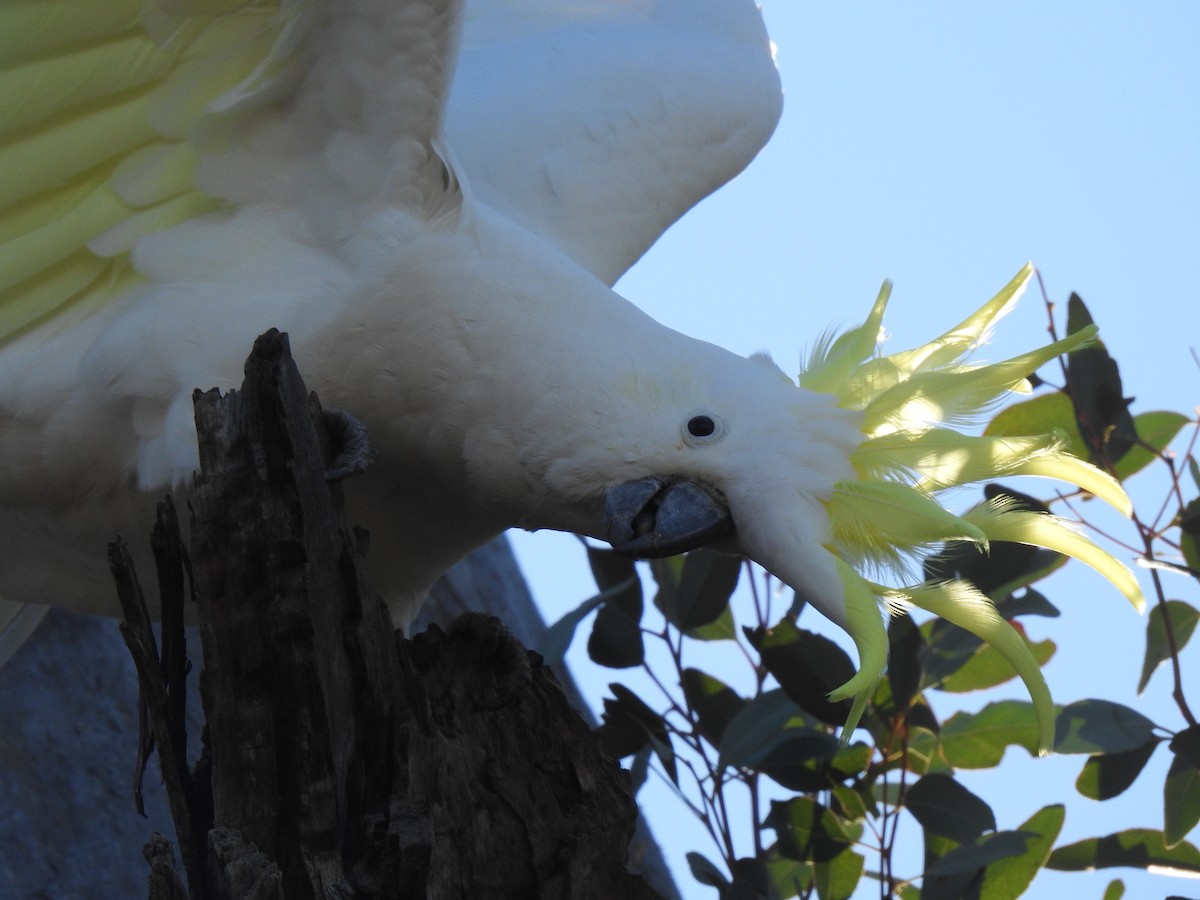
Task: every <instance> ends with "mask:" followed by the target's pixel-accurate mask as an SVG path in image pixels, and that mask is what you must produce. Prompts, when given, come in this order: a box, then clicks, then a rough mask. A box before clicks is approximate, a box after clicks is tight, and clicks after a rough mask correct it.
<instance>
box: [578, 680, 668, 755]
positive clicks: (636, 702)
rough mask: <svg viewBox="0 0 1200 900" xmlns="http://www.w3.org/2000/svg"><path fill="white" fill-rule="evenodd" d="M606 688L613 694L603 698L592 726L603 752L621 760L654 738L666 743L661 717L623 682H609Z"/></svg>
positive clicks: (665, 733)
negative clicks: (596, 725) (601, 709)
mask: <svg viewBox="0 0 1200 900" xmlns="http://www.w3.org/2000/svg"><path fill="white" fill-rule="evenodd" d="M608 688H609V690H611V691H612V692H613V696H612V697H611V698H609V697H605V698H604V712H603V713H602V714H601V719H602V722H601V724H600V727H599V728H597V729H596V735H597V737H599V738H600V745H601V746H602V747H603V748H604V752H605V753H607V754H608V755H609V756H613V757H616V758H617V759H622V758H624V757H626V756H632V755H633V754H634V753H637V752H638V751H639V750H641V749H643V748H645V747H647V746H653V742H654V741H658V742H659V743H660V744H664V743H669V738H668V737H667V726H666V723H665V722H663V718H662V716H660V715H659V714H658V713H656V712H655V711H654V710H652V709H651V708H650V707H649V706H647V705H646V704H645V703H644V702H643V701H642V699H641V698H640V697H638V695H637V694H635V693H634V692H633V691H631V690H629V688H627V687H625V685H623V684H610V685H609V686H608ZM664 764H665V763H664ZM672 765H673V761H672Z"/></svg>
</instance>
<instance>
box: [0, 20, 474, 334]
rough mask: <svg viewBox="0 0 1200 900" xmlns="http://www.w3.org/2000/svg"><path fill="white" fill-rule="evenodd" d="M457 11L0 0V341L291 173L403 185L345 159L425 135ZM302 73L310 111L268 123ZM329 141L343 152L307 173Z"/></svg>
mask: <svg viewBox="0 0 1200 900" xmlns="http://www.w3.org/2000/svg"><path fill="white" fill-rule="evenodd" d="M458 6H459V4H458V3H455V2H433V0H426V2H410V3H408V4H407V5H406V6H405V7H404V15H398V14H396V10H397V6H396V5H395V4H385V3H373V4H372V3H367V2H363V3H358V4H355V5H354V12H355V13H356V14H355V15H343V12H345V10H343V9H341V8H339V7H338V5H337V4H326V3H324V2H322V0H283V2H281V3H276V2H268V0H250V2H246V0H179V2H165V0H22V2H17V3H8V4H4V5H3V7H0V172H2V173H3V177H2V179H0V344H2V343H3V342H5V341H6V340H8V339H10V338H12V337H13V336H15V335H17V334H20V333H22V332H24V331H27V330H29V329H30V328H32V327H34V326H36V325H37V324H38V323H42V322H46V321H47V320H51V319H54V318H55V317H58V315H59V314H60V313H63V312H65V311H66V310H68V309H72V310H80V311H90V310H92V309H95V308H96V307H98V306H101V305H104V304H106V303H108V302H110V301H112V300H113V299H115V298H117V297H119V296H121V295H122V294H124V293H125V292H127V291H128V290H129V288H130V287H131V286H132V285H134V284H136V283H137V282H138V281H140V280H141V279H142V278H143V277H144V275H143V274H142V273H139V271H138V267H137V265H136V264H135V263H134V262H133V261H132V259H131V251H132V250H133V249H134V247H135V246H136V244H137V242H138V241H139V239H141V238H143V237H145V236H146V235H148V234H151V233H154V232H159V231H162V230H163V229H166V228H169V227H171V226H173V225H176V224H179V223H181V222H183V221H186V220H189V219H193V218H196V217H198V216H201V215H204V214H206V213H212V212H214V211H217V210H220V209H222V208H223V207H232V206H236V205H240V204H246V203H253V202H267V203H269V202H272V201H278V200H280V199H281V197H282V196H283V195H285V194H287V192H288V191H290V190H293V189H294V187H295V183H296V179H297V178H298V177H300V176H301V175H303V176H304V177H307V178H308V180H309V185H310V187H311V189H312V190H313V192H314V193H317V194H320V193H322V192H324V193H325V194H326V195H329V194H331V193H332V194H343V195H344V194H351V195H352V194H355V193H358V194H359V195H365V194H368V193H369V192H370V189H371V188H372V187H375V186H377V183H378V182H377V179H379V178H383V177H389V178H392V179H393V180H394V181H396V182H403V181H405V180H408V181H411V178H409V179H402V178H399V177H397V171H396V170H397V169H399V168H402V166H401V165H396V164H395V161H394V160H392V161H391V171H389V172H387V173H381V172H380V171H379V168H380V164H379V163H378V162H376V164H375V167H374V168H371V167H370V166H366V165H362V164H361V159H360V157H361V156H362V155H363V153H364V151H367V152H369V149H370V147H369V146H368V145H370V144H372V143H374V144H378V145H382V146H386V147H388V148H392V147H394V146H395V145H396V143H397V140H398V138H399V137H400V136H401V135H411V136H413V137H415V138H421V139H424V142H425V143H428V142H429V140H430V139H432V138H433V136H434V135H435V134H436V133H437V131H438V130H439V126H440V119H441V112H442V108H443V106H444V98H445V93H446V90H445V88H446V82H447V80H448V78H449V75H450V72H451V70H452V68H453V62H454V58H455V52H454V44H455V40H456V32H457V30H458V29H457V20H458V18H459V16H458V9H457V7H458ZM301 83H304V84H305V85H306V88H307V90H306V96H307V105H306V106H305V107H304V108H301V109H292V110H290V115H289V116H288V117H285V116H283V115H282V114H281V112H280V110H281V108H282V107H283V106H284V105H285V104H286V103H288V102H290V101H291V100H292V99H294V95H295V94H297V93H298V86H299V85H301ZM385 97H386V98H389V99H390V100H391V101H392V102H390V103H385V102H384V99H385ZM285 118H286V119H287V121H286V122H285V121H283V120H284V119H285ZM356 132H357V133H356ZM339 139H340V140H341V141H342V146H339V147H338V148H336V149H338V150H340V151H341V152H327V153H324V154H323V156H322V162H323V165H320V166H318V165H315V164H313V162H312V159H313V157H315V156H321V155H322V151H323V150H328V149H331V148H332V145H333V143H334V142H335V141H336V140H339ZM356 154H357V155H356ZM385 160H387V156H386V154H385ZM408 174H411V173H408ZM443 174H444V173H442V172H438V173H435V174H434V176H433V177H436V179H437V182H438V184H437V186H438V188H439V189H440V188H441V186H442V185H441V179H442V177H443ZM373 179H375V180H376V184H374V185H373V184H369V182H371V181H372V180H373ZM404 187H405V188H408V189H415V190H417V191H418V192H419V191H420V185H417V186H415V187H414V185H412V184H411V183H410V184H405V185H404ZM429 193H432V192H429ZM68 318H70V319H74V318H75V317H74V316H71V317H68Z"/></svg>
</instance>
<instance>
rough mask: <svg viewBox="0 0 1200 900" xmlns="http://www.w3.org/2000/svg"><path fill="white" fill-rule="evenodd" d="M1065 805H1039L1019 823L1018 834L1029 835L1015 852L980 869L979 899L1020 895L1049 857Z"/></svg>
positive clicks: (1064, 814) (995, 899)
mask: <svg viewBox="0 0 1200 900" xmlns="http://www.w3.org/2000/svg"><path fill="white" fill-rule="evenodd" d="M1065 818H1066V808H1065V807H1064V806H1062V805H1061V804H1054V805H1052V806H1043V807H1042V808H1041V809H1039V810H1038V811H1037V812H1035V813H1034V814H1033V815H1032V816H1030V817H1029V818H1028V819H1026V820H1025V821H1024V822H1022V823H1021V826H1020V827H1019V828H1018V829H1017V832H1018V833H1019V834H1025V835H1032V837H1031V838H1030V839H1029V841H1028V843H1027V844H1026V845H1025V852H1024V853H1022V854H1020V855H1019V856H1008V857H1005V858H1004V859H998V860H996V861H995V862H993V863H990V864H989V865H988V867H987V868H986V869H985V870H984V873H983V887H982V889H981V890H980V893H979V900H1009V898H1010V897H1020V896H1021V895H1022V894H1023V893H1025V889H1026V888H1028V887H1029V885H1030V884H1031V883H1032V882H1033V879H1034V878H1035V877H1036V876H1037V873H1038V871H1039V870H1040V869H1041V868H1042V866H1044V865H1045V864H1046V860H1047V859H1049V858H1050V851H1051V849H1052V848H1053V847H1054V842H1055V840H1057V839H1058V835H1059V832H1060V831H1062V826H1063V820H1064V819H1065Z"/></svg>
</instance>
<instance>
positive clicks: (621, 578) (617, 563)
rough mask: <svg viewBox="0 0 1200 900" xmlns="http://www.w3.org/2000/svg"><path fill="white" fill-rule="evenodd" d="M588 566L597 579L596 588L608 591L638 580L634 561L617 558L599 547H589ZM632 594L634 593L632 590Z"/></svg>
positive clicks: (622, 557)
mask: <svg viewBox="0 0 1200 900" xmlns="http://www.w3.org/2000/svg"><path fill="white" fill-rule="evenodd" d="M587 560H588V566H589V567H590V568H591V570H592V577H593V578H594V579H596V587H598V588H600V590H602V591H607V590H609V589H610V588H614V587H616V586H617V585H620V584H624V583H625V582H626V581H628V580H629V579H631V578H632V579H634V580H635V581H636V580H637V568H636V567H635V565H634V561H633V560H632V559H629V558H627V557H624V556H617V555H616V554H615V553H613V552H612V551H611V550H601V549H600V548H599V547H592V546H588V547H587ZM629 593H630V594H633V593H634V591H633V590H632V589H631V590H630V592H629ZM636 593H637V596H638V597H639V598H640V597H641V596H642V586H641V583H640V582H639V583H638V585H637V589H636Z"/></svg>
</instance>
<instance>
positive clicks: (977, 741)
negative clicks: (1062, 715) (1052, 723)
mask: <svg viewBox="0 0 1200 900" xmlns="http://www.w3.org/2000/svg"><path fill="white" fill-rule="evenodd" d="M1037 741H1038V728H1037V719H1036V717H1035V716H1034V712H1033V704H1032V703H1027V702H1025V701H1022V700H1002V701H1000V702H998V703H989V704H988V705H987V706H985V707H984V708H983V709H981V710H980V711H979V712H977V713H963V712H960V713H955V714H954V715H953V716H951V717H950V718H949V719H947V720H946V721H945V722H943V723H942V731H941V750H942V753H943V754H944V755H945V757H946V761H947V762H948V763H950V765H952V766H954V767H955V768H961V769H990V768H993V767H995V766H998V765H999V764H1000V760H1001V759H1003V758H1004V751H1005V750H1006V749H1007V748H1008V747H1010V746H1017V747H1024V748H1025V750H1027V751H1028V752H1029V755H1030V756H1036V755H1037Z"/></svg>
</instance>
